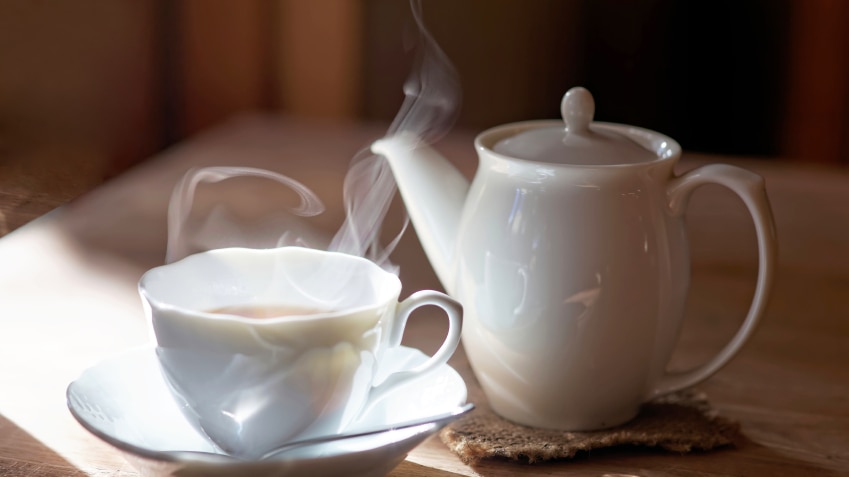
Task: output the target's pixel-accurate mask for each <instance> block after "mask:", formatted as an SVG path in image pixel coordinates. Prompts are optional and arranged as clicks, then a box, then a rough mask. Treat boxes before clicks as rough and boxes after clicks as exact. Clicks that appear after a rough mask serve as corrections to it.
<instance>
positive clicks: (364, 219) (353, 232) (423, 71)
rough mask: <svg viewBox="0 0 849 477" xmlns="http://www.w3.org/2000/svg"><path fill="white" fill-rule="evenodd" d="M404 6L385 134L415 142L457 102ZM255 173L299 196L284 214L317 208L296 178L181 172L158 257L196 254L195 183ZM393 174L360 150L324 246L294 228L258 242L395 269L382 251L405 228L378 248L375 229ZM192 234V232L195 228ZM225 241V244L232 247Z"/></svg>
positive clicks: (420, 26) (456, 92)
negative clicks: (408, 66) (397, 76)
mask: <svg viewBox="0 0 849 477" xmlns="http://www.w3.org/2000/svg"><path fill="white" fill-rule="evenodd" d="M410 7H411V11H412V16H413V20H414V23H415V32H416V34H417V40H416V42H415V44H414V48H415V51H416V61H415V63H414V66H413V70H412V72H411V74H410V76H409V77H408V79H407V81H406V82H405V83H404V88H403V91H404V101H403V104H402V106H401V109H400V110H399V111H398V114H397V115H396V116H395V119H394V120H393V121H392V123H391V125H390V127H389V129H388V131H387V136H391V135H395V134H398V133H408V134H411V135H415V136H417V137H419V138H420V139H421V140H422V141H424V142H428V143H432V142H435V141H437V140H439V139H440V138H441V137H442V136H443V135H445V134H446V133H447V132H448V131H449V130H450V129H451V127H452V126H453V125H454V122H455V121H456V118H457V115H458V113H459V106H460V102H461V88H460V81H459V77H458V75H457V73H456V71H455V69H454V67H453V66H452V64H451V62H450V61H449V60H448V57H447V56H446V55H445V53H444V52H443V51H442V49H440V47H439V45H438V44H437V43H436V41H435V40H434V38H433V36H432V35H431V34H430V32H428V30H427V29H426V28H425V24H424V18H423V13H422V6H421V2H420V1H419V0H411V1H410ZM246 175H247V176H256V177H264V178H268V179H271V180H276V181H278V182H280V183H281V184H283V185H285V186H287V187H289V188H291V189H292V190H293V191H295V192H296V193H297V194H298V195H299V196H300V198H301V204H300V205H299V206H298V207H296V208H295V209H293V210H291V211H290V212H291V213H292V214H294V215H297V216H312V215H315V214H317V213H320V212H321V211H323V210H324V207H323V205H322V204H321V201H320V200H319V199H318V198H317V197H316V196H315V194H314V193H312V192H311V191H310V190H309V189H307V188H306V187H305V186H304V185H303V184H301V183H300V182H298V181H296V180H294V179H292V178H289V177H286V176H282V175H280V174H276V173H274V172H270V171H264V170H261V169H253V168H244V167H242V168H239V167H208V168H200V169H194V170H191V171H189V172H187V173H186V175H185V176H184V177H183V179H182V180H181V181H180V183H179V184H177V186H176V188H175V189H174V192H173V194H172V197H171V202H170V204H169V208H168V249H167V252H166V261H167V262H171V261H174V260H177V259H179V258H182V257H183V256H185V255H186V254H188V253H191V252H193V251H197V250H196V249H197V248H198V245H197V244H193V245H190V244H189V243H188V240H187V237H188V235H189V234H188V232H190V231H189V230H187V229H188V228H189V227H188V223H189V222H188V219H189V215H190V212H191V207H192V202H193V197H194V193H195V189H196V187H197V186H198V185H199V184H200V183H201V182H219V181H222V180H226V179H228V178H233V177H239V176H246ZM396 190H397V187H396V185H395V179H394V177H393V175H392V172H391V170H390V168H389V165H388V164H387V162H386V160H385V159H384V158H383V157H381V156H376V155H374V154H372V153H371V152H370V151H369V150H368V147H366V148H364V149H363V150H362V151H361V152H360V153H359V154H357V155H356V156H355V157H354V158H353V160H352V161H351V165H350V167H349V169H348V172H347V174H346V176H345V182H344V191H343V199H344V206H345V221H344V223H343V224H342V226H341V228H340V229H339V231H338V232H337V233H336V234H335V236H334V237H333V238H332V240H331V241H330V243H329V245H327V244H326V243H321V241H320V240H319V241H316V240H315V239H314V238H312V237H307V236H304V235H302V234H300V233H299V232H298V231H296V230H287V231H286V232H285V233H284V234H283V235H282V236H280V237H279V238H278V239H277V241H276V243H273V244H270V243H267V244H264V246H266V247H269V246H283V245H300V246H305V247H310V248H327V249H328V250H332V251H339V252H343V253H348V254H351V255H358V256H362V257H366V258H368V259H370V260H372V261H374V262H375V263H377V264H378V265H380V266H382V267H383V268H384V269H387V270H390V271H393V272H396V273H397V269H396V267H395V266H394V265H393V264H392V262H391V261H390V260H389V255H390V254H391V253H392V251H393V250H394V248H395V246H396V245H397V243H398V241H399V239H400V238H401V235H402V234H403V233H404V230H406V227H407V223H408V220H405V221H404V225H403V227H402V229H401V231H400V232H399V233H398V234H397V235H396V236H395V238H394V239H392V240H391V241H390V242H389V243H388V244H387V245H386V246H383V245H382V244H381V243H380V235H381V229H382V225H383V221H384V218H385V217H386V213H387V212H388V210H389V207H390V205H391V203H392V200H393V198H394V196H395V194H396ZM191 232H194V233H193V234H192V235H197V231H191ZM232 242H234V240H233V239H230V240H229V242H228V243H227V244H226V245H238V244H237V243H232Z"/></svg>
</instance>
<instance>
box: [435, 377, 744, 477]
mask: <svg viewBox="0 0 849 477" xmlns="http://www.w3.org/2000/svg"><path fill="white" fill-rule="evenodd" d="M439 437H440V438H441V439H442V442H444V443H445V444H446V445H447V446H448V447H449V448H450V449H451V450H452V451H454V452H455V453H456V454H457V455H459V456H460V459H461V460H462V461H463V462H465V463H466V464H471V463H475V462H477V461H479V460H481V459H486V458H495V457H497V458H506V459H510V460H517V461H526V462H529V463H533V462H539V461H546V460H552V459H568V458H572V457H574V456H575V455H576V454H578V453H579V452H586V451H590V450H593V449H600V448H606V447H614V446H644V447H656V448H661V449H666V450H668V451H673V452H690V451H692V450H709V449H713V448H716V447H721V446H729V445H734V443H735V441H737V440H738V439H739V438H740V437H741V435H740V426H739V424H738V423H737V422H736V421H732V420H730V419H727V418H724V417H721V416H719V415H717V413H716V411H715V410H714V409H713V408H711V406H710V404H709V403H708V401H707V397H706V396H705V395H704V394H702V393H699V392H696V391H683V392H679V393H676V394H672V395H669V396H665V397H664V398H661V399H658V400H657V401H654V402H651V403H648V404H645V405H644V406H643V408H642V410H641V411H640V414H639V415H638V416H637V417H636V418H635V419H633V420H632V421H630V422H628V423H626V424H623V425H622V426H619V427H615V428H611V429H606V430H601V431H593V432H562V431H552V430H546V429H535V428H531V427H525V426H522V425H519V424H515V423H513V422H510V421H507V420H506V419H503V418H501V417H499V416H498V415H496V414H495V413H494V412H493V411H492V410H490V409H489V408H488V407H487V406H484V405H479V406H478V409H477V410H475V411H474V412H473V413H472V414H470V415H469V416H466V417H464V418H462V419H460V420H458V421H455V422H454V423H452V424H450V425H449V426H447V427H446V428H445V429H443V430H442V431H441V432H440V434H439Z"/></svg>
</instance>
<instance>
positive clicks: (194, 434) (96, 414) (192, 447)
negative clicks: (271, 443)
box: [67, 347, 466, 477]
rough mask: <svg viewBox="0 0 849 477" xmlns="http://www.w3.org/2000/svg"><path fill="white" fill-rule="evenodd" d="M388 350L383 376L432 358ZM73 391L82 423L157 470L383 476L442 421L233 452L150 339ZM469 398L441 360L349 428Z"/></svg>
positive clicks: (440, 410) (92, 372)
mask: <svg viewBox="0 0 849 477" xmlns="http://www.w3.org/2000/svg"><path fill="white" fill-rule="evenodd" d="M387 358H388V359H387V360H386V361H385V365H384V366H382V367H381V369H380V371H379V372H380V374H381V376H386V375H388V374H389V373H391V372H393V371H395V370H398V369H403V368H405V367H410V366H415V365H417V364H421V363H423V362H425V361H426V360H427V357H426V356H425V355H423V354H422V353H421V352H419V351H418V350H415V349H411V348H406V347H398V348H394V349H392V350H390V351H389V352H388V356H387ZM67 398H68V407H69V409H70V411H71V413H72V414H73V415H74V417H75V418H76V419H77V420H78V421H79V422H80V424H82V425H83V426H84V427H85V428H86V429H88V430H89V431H91V432H92V433H93V434H95V435H96V436H98V437H100V438H101V439H103V440H105V441H106V442H108V443H109V444H111V445H113V446H115V447H116V448H118V449H119V450H121V451H122V452H123V453H124V455H125V457H127V459H128V460H129V461H130V462H131V463H133V464H134V465H135V466H136V467H137V468H138V469H139V471H140V472H141V473H142V475H149V476H168V475H174V476H177V475H179V476H242V475H250V476H256V477H263V476H271V475H275V476H281V475H310V476H337V475H347V476H352V477H359V476H362V477H365V476H382V475H385V474H386V473H388V472H389V471H390V470H391V469H392V468H394V467H395V466H396V465H398V463H400V462H401V460H403V458H404V456H405V455H406V454H407V453H408V452H409V451H410V450H412V449H413V448H414V447H415V446H417V445H418V444H419V443H421V442H422V441H424V439H426V438H427V437H429V436H431V435H432V434H434V433H435V432H437V431H438V430H439V428H440V427H441V426H437V425H427V424H425V425H422V426H417V427H413V428H410V429H404V430H398V431H390V432H387V433H385V434H378V435H373V436H367V437H360V438H353V439H347V440H345V441H342V442H336V443H328V444H321V445H315V446H309V447H302V448H298V449H296V450H292V451H289V452H287V453H285V454H282V455H279V456H275V457H274V458H272V459H269V460H265V461H258V460H240V459H236V458H232V457H228V456H227V455H224V454H223V453H221V451H219V450H218V449H217V448H216V446H215V445H214V444H213V443H212V442H211V441H210V440H209V439H208V438H206V437H205V436H204V435H202V434H201V433H199V432H198V431H197V430H196V429H195V428H194V426H192V425H191V424H190V423H189V422H188V421H187V420H186V418H185V417H184V415H183V413H182V412H181V410H180V409H179V407H178V405H177V404H176V403H175V401H174V400H173V399H172V397H171V396H170V392H169V390H168V385H167V384H166V382H165V380H164V378H163V377H162V373H161V372H160V369H159V365H158V361H157V358H156V355H155V351H154V349H153V348H148V347H145V348H138V349H134V350H130V351H129V352H127V353H124V354H122V355H119V356H116V357H112V358H109V359H106V360H104V361H102V362H100V363H98V364H97V365H95V366H93V367H91V368H89V369H88V370H86V371H85V372H83V373H82V374H81V375H80V377H79V378H78V379H77V380H75V381H74V382H73V383H71V384H70V386H68V391H67ZM465 402H466V386H465V384H464V382H463V380H462V378H461V377H460V376H459V374H457V372H456V371H454V370H453V369H452V368H451V367H449V366H448V365H441V366H439V367H438V368H436V369H435V370H433V371H431V372H429V373H427V374H424V375H421V376H418V377H416V378H415V379H414V380H411V381H409V382H407V383H405V384H403V385H399V386H398V387H396V388H394V389H393V390H392V391H390V392H388V393H387V394H386V395H384V396H383V397H382V398H381V399H380V400H379V401H378V402H376V403H375V405H374V406H373V407H372V408H371V409H370V410H369V411H368V412H367V413H366V414H364V415H363V416H362V417H361V418H360V419H359V420H357V421H356V422H354V423H353V424H352V425H350V426H349V427H348V428H347V429H345V431H346V432H348V431H351V432H355V431H357V430H369V429H373V428H375V427H381V426H384V425H385V426H387V427H390V426H391V425H392V424H394V423H401V422H408V421H412V420H418V419H425V418H429V417H432V416H440V415H444V414H445V413H448V412H452V411H454V410H455V409H456V408H457V407H458V406H460V405H462V404H463V403H465ZM184 452H190V453H192V452H196V453H199V454H186V453H184Z"/></svg>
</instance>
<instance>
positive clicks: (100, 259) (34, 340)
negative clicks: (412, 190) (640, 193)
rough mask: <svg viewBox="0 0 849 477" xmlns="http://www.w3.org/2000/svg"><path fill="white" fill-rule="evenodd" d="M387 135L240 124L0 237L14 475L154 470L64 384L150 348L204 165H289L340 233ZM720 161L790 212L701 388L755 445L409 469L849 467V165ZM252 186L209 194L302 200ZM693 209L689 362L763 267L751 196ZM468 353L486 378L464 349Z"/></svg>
mask: <svg viewBox="0 0 849 477" xmlns="http://www.w3.org/2000/svg"><path fill="white" fill-rule="evenodd" d="M382 132H383V128H382V127H380V126H379V125H371V126H370V125H354V124H333V123H310V122H304V121H297V120H292V119H285V118H276V117H261V116H252V117H246V118H241V119H239V120H235V121H232V122H230V123H228V124H226V125H224V126H222V127H220V128H217V129H215V130H212V131H210V132H208V133H207V134H205V135H202V136H200V137H198V138H196V139H195V140H193V141H190V142H188V143H186V144H183V145H180V146H178V147H176V148H173V149H172V150H170V151H167V152H166V153H164V154H161V155H160V156H158V157H155V158H152V159H151V160H149V161H147V162H145V163H144V164H143V165H141V166H140V167H137V168H136V169H134V170H131V171H130V172H128V173H126V174H124V175H123V176H120V177H118V178H117V179H115V180H112V181H111V182H109V183H107V184H105V185H103V186H102V187H100V188H98V189H96V190H94V191H93V192H91V193H89V194H87V195H85V196H84V197H82V198H80V199H77V200H76V201H74V202H72V203H71V204H68V205H66V206H64V207H62V208H60V209H58V210H55V211H53V212H51V213H49V214H47V215H45V216H43V217H41V218H39V219H37V220H35V221H33V222H31V223H29V224H28V225H26V226H24V227H22V228H20V229H18V230H16V231H15V232H13V233H11V234H9V235H7V236H5V237H3V238H2V239H0V475H3V476H60V475H61V476H68V475H71V476H76V475H96V476H103V475H121V476H133V475H137V474H136V472H135V470H134V469H133V468H132V467H130V466H129V465H128V464H127V463H125V462H124V461H123V459H122V458H121V457H120V456H119V454H118V453H117V452H115V451H114V450H112V449H111V448H110V447H109V446H107V445H105V444H103V443H101V442H100V441H99V440H97V439H96V438H94V437H92V436H90V435H89V434H88V433H87V432H86V431H84V430H83V429H82V428H81V427H80V426H79V425H78V424H77V423H76V422H75V421H74V420H73V419H72V417H71V416H70V414H69V413H68V411H67V409H66V406H65V402H64V391H65V387H66V386H67V384H68V383H69V382H70V381H71V380H73V379H74V378H75V377H76V376H77V375H78V374H79V373H80V372H81V371H82V370H83V369H85V368H86V367H87V366H90V365H91V364H93V363H95V362H97V361H98V360H101V359H103V358H104V357H106V356H109V355H110V354H113V353H117V352H120V351H122V350H125V349H127V348H130V347H135V346H140V345H144V344H146V343H150V336H149V334H148V329H147V326H146V323H145V320H144V316H143V313H142V308H141V303H140V300H139V298H138V295H137V292H136V281H137V280H138V278H139V277H140V275H141V274H142V272H143V271H144V270H146V269H147V268H150V267H152V266H155V265H158V264H161V263H162V262H163V260H164V250H165V238H166V224H165V217H166V207H167V203H168V199H169V194H170V191H171V189H172V187H173V185H174V184H175V182H176V181H177V180H178V179H179V177H181V175H182V174H183V173H184V172H185V171H186V170H187V169H188V168H189V167H192V166H201V165H237V164H238V165H251V166H255V167H262V168H266V169H271V170H275V171H278V172H282V173H284V174H288V175H290V176H291V177H293V178H296V179H298V180H300V181H301V182H303V183H304V184H306V185H307V186H309V187H311V188H313V189H314V190H315V191H316V193H317V194H318V195H319V196H320V197H321V198H322V199H323V200H324V201H325V203H326V205H327V206H328V212H327V213H326V214H324V216H322V217H319V219H318V221H317V223H316V227H318V228H319V229H321V230H327V231H333V230H334V228H335V227H337V226H338V224H339V222H340V220H341V212H340V211H341V203H342V192H341V184H342V178H343V176H344V173H345V172H346V170H347V167H348V163H349V160H350V158H351V157H352V156H353V155H354V153H355V152H356V151H357V150H359V149H360V148H362V147H363V146H365V145H367V144H368V143H369V142H370V141H371V140H373V139H375V138H377V137H379V136H380V135H381V134H382ZM440 148H441V149H442V150H444V151H446V152H448V153H450V154H451V155H452V156H453V159H454V162H455V163H457V164H458V165H459V166H460V167H461V168H462V169H463V170H464V171H465V172H466V173H469V174H470V173H471V171H472V170H473V169H474V167H475V157H474V152H473V150H472V146H471V136H469V135H466V134H459V133H458V134H455V135H452V136H450V137H449V138H447V139H446V140H444V141H443V142H442V143H440ZM705 161H723V162H732V163H738V164H740V165H743V166H745V167H748V168H750V169H753V170H755V171H756V172H759V173H761V174H762V175H763V176H764V177H765V178H766V180H767V187H768V190H769V194H770V198H771V201H772V204H773V208H774V212H775V217H776V220H777V227H778V235H779V240H780V248H781V255H780V256H781V258H780V267H779V271H778V277H777V280H776V287H775V290H774V294H773V297H772V300H771V303H770V306H769V309H768V312H767V316H766V317H765V319H764V322H763V325H762V326H761V328H760V329H759V330H758V332H757V334H756V336H755V337H754V338H753V339H752V340H751V341H750V342H749V343H748V345H747V346H746V347H745V348H744V350H743V351H742V352H741V353H740V354H739V355H738V356H737V358H736V359H734V360H733V361H732V363H731V364H730V365H729V366H727V367H726V368H724V369H723V370H721V371H720V372H719V373H718V374H717V375H715V376H714V377H713V378H711V379H710V380H709V381H708V382H706V383H704V384H703V385H702V386H700V388H701V389H702V390H703V391H705V392H707V394H708V395H709V397H710V399H711V401H712V403H713V404H714V405H715V407H716V408H717V409H718V410H719V411H720V412H721V413H722V414H723V415H725V416H728V417H731V418H734V419H737V420H739V421H740V423H741V424H742V431H743V433H744V434H745V436H746V438H747V441H746V442H745V443H743V445H742V446H741V447H738V448H729V449H723V450H718V451H714V452H708V453H695V454H688V455H676V454H669V453H663V452H658V451H651V450H644V449H619V450H610V451H601V452H593V453H592V454H591V455H586V456H581V457H579V458H578V459H576V460H575V461H571V462H557V463H547V464H538V465H526V464H517V463H511V462H499V461H491V462H484V463H482V464H480V465H477V466H474V467H468V466H466V465H464V464H462V463H461V462H460V461H459V460H458V459H457V458H456V457H455V456H454V455H453V454H451V453H450V452H449V451H448V450H447V449H446V448H445V447H444V446H443V445H442V443H441V442H440V441H439V440H438V439H431V440H429V441H428V442H426V443H425V444H423V445H422V446H420V447H419V448H417V449H416V450H415V451H414V452H412V453H411V454H410V456H409V457H408V459H407V461H406V462H404V463H403V464H402V465H401V466H399V467H398V468H396V469H395V471H394V472H393V473H392V475H394V476H413V475H428V476H442V475H446V476H447V475H463V476H476V475H480V476H487V477H497V476H506V475H605V474H607V475H613V474H615V475H640V476H654V475H668V474H672V475H687V476H701V475H728V474H736V475H748V476H761V475H762V476H767V475H846V474H847V473H849V298H847V297H849V173H847V172H846V171H842V170H834V169H816V168H812V167H803V166H799V165H796V164H786V163H781V162H778V161H767V160H763V161H745V160H738V159H735V158H729V157H709V156H695V155H689V156H687V157H686V159H685V161H684V164H682V169H686V168H690V167H693V166H695V165H697V164H698V163H700V162H705ZM237 186H238V184H235V181H234V184H233V186H232V187H230V186H225V185H224V184H221V185H214V186H205V187H209V188H213V187H219V188H218V189H209V190H214V193H213V194H212V195H213V196H214V197H216V198H223V199H224V200H227V201H233V202H234V203H237V205H238V204H240V205H242V206H244V207H247V209H246V210H256V209H259V208H262V207H271V206H273V207H278V206H279V205H280V204H286V203H287V201H289V202H291V200H292V198H291V197H289V196H287V195H286V194H284V193H282V192H280V189H272V188H271V186H269V188H268V190H266V189H264V188H262V187H259V188H252V189H251V193H247V194H246V193H244V192H242V193H241V194H239V189H238V187H237ZM252 187H253V186H252ZM241 190H242V191H243V190H244V189H241ZM399 217H400V214H399V210H394V211H393V212H392V213H391V214H390V218H389V219H388V220H387V229H389V231H390V232H391V231H395V230H397V227H398V226H399V224H400V218H399ZM689 217H690V219H689V224H690V225H689V227H690V228H691V240H692V250H693V274H694V277H693V285H692V292H691V297H690V300H689V305H688V319H687V324H686V326H685V330H684V333H683V336H682V338H681V343H680V346H679V349H678V350H677V352H676V357H675V359H674V361H673V366H675V367H684V366H689V365H692V364H694V363H697V362H699V361H700V360H702V359H705V358H706V357H708V356H710V355H711V353H713V352H715V351H716V350H717V349H718V348H719V347H720V346H721V345H722V344H723V343H724V341H725V340H726V339H727V338H728V337H729V336H730V335H731V334H732V333H733V332H734V330H735V329H736V327H737V325H738V324H739V322H740V321H741V319H742V317H743V316H744V312H745V310H746V308H747V306H748V302H749V299H750V296H751V294H752V290H753V288H754V276H755V271H756V254H755V239H754V232H753V228H752V225H751V223H750V221H749V219H748V217H747V216H746V213H745V212H744V210H743V208H742V205H741V204H740V203H739V201H738V200H737V199H736V198H734V197H733V196H732V195H731V194H728V193H725V192H724V191H722V190H721V189H720V188H718V187H713V186H708V187H705V188H703V189H702V190H700V191H698V192H697V193H696V195H695V197H694V199H693V201H692V204H691V206H690V210H689ZM393 260H394V261H395V262H396V263H397V264H398V265H400V267H401V279H402V281H403V282H404V285H405V291H404V295H406V294H408V293H410V292H411V291H414V290H417V289H422V288H438V287H439V283H438V282H437V280H436V278H435V276H434V274H433V272H432V271H431V269H430V267H429V266H428V264H427V262H426V260H425V258H424V255H423V253H422V251H421V248H420V246H419V244H418V241H417V239H416V237H415V235H414V234H413V233H412V232H408V233H407V234H406V235H405V237H404V239H403V240H402V241H401V244H400V246H399V248H398V249H397V251H396V252H395V254H394V255H393ZM441 323H442V320H439V319H437V320H434V321H431V320H429V319H428V317H427V315H426V314H424V313H423V316H421V317H419V318H416V319H414V320H413V323H412V328H411V329H410V331H408V334H407V337H406V338H405V340H406V342H407V344H409V345H413V346H418V347H421V348H424V349H425V350H431V349H432V348H433V346H434V345H435V342H436V340H437V336H438V335H439V334H440V333H441V332H442V331H441V329H440V326H442V325H441ZM452 364H453V365H454V366H455V367H456V368H457V369H458V370H460V371H461V372H462V373H465V375H466V378H467V380H468V381H472V380H471V379H470V378H471V376H470V375H469V369H468V364H467V362H466V359H465V356H464V355H463V354H462V352H460V353H458V354H457V355H456V356H455V357H454V358H453V360H452ZM471 391H472V394H473V395H475V396H477V395H478V391H477V390H475V389H472V390H471Z"/></svg>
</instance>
